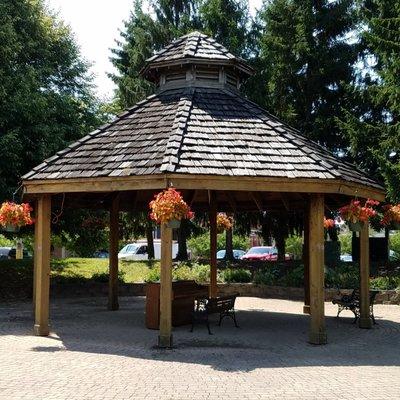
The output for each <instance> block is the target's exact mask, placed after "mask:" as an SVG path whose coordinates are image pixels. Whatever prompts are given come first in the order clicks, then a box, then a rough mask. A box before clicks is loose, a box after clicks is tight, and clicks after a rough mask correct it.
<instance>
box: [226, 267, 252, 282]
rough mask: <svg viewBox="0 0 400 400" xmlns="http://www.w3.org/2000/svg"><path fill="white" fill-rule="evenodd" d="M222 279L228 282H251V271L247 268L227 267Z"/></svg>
mask: <svg viewBox="0 0 400 400" xmlns="http://www.w3.org/2000/svg"><path fill="white" fill-rule="evenodd" d="M222 279H223V280H224V281H225V282H227V283H248V282H251V273H250V271H248V270H246V269H225V270H224V271H223V272H222Z"/></svg>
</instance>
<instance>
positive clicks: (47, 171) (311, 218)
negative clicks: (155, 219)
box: [23, 32, 385, 347]
mask: <svg viewBox="0 0 400 400" xmlns="http://www.w3.org/2000/svg"><path fill="white" fill-rule="evenodd" d="M252 73H253V71H252V68H251V67H249V66H248V65H247V64H246V63H245V62H244V61H243V60H241V59H239V58H237V57H235V56H234V55H232V54H231V53H230V52H229V51H228V50H227V49H225V48H224V47H223V46H222V45H220V44H218V43H217V42H216V41H215V40H213V39H211V38H210V37H208V36H206V35H204V34H201V33H198V32H193V33H191V34H188V35H186V36H183V37H181V38H179V39H177V40H175V41H174V42H172V43H171V44H170V45H169V46H167V47H166V48H164V49H163V50H161V51H159V52H158V53H156V54H155V55H154V56H153V57H151V58H150V59H149V60H148V61H147V64H146V67H145V68H144V69H143V71H142V75H143V76H144V77H145V78H146V79H148V80H149V81H151V82H153V83H154V84H155V86H156V88H157V90H156V93H155V94H154V95H152V96H150V97H148V98H147V99H145V100H144V101H141V102H139V103H137V104H136V105H135V106H134V107H132V108H131V109H129V110H127V111H126V112H124V113H123V114H121V115H119V116H118V117H117V118H116V119H115V120H114V121H113V122H111V123H110V124H107V125H104V126H102V127H100V128H99V129H98V130H96V131H94V132H92V133H90V134H89V135H87V136H85V137H84V138H82V139H81V140H79V141H78V142H76V143H73V144H71V145H70V146H68V147H67V148H66V149H65V150H62V151H60V152H58V153H57V154H55V155H54V156H53V157H51V158H49V159H47V160H45V161H44V162H43V163H42V164H41V165H39V166H37V167H36V168H34V169H33V170H32V171H31V172H29V173H28V174H26V175H25V176H24V177H23V185H24V191H25V196H26V198H27V199H29V200H32V201H35V202H36V216H37V221H36V225H35V267H34V302H35V326H34V329H35V333H36V334H37V335H48V333H49V322H48V319H49V280H50V278H49V272H50V226H51V222H50V220H51V210H52V208H53V210H60V209H61V208H62V207H74V208H96V209H107V210H109V211H110V277H109V279H110V281H109V304H108V307H109V309H111V310H116V309H118V295H117V290H118V287H117V286H118V280H117V274H118V257H117V253H118V213H119V212H120V211H132V210H147V209H148V203H149V201H150V200H151V199H152V198H153V196H154V194H155V193H157V192H159V191H161V190H163V189H165V188H167V187H170V186H173V187H175V188H177V189H178V190H180V191H181V192H182V194H183V196H184V198H185V200H186V202H188V203H189V204H190V205H191V208H192V209H193V210H194V211H207V212H209V217H210V227H211V229H210V241H211V260H210V263H211V278H210V286H209V292H210V296H211V297H215V296H216V295H217V263H216V237H217V229H216V216H217V211H228V212H235V213H238V212H241V211H265V212H279V211H280V210H282V211H285V212H287V211H288V210H290V211H293V212H296V213H299V215H302V216H304V221H305V225H304V238H305V248H306V254H305V275H306V285H305V286H306V290H305V292H306V295H305V306H304V311H305V312H306V313H309V314H310V331H309V341H310V342H311V343H314V344H323V343H326V331H325V322H324V225H323V223H324V213H325V209H337V208H338V207H340V206H341V205H344V204H346V203H348V202H349V200H350V199H351V198H354V197H355V196H357V197H359V198H372V199H376V200H379V201H382V200H384V197H385V196H384V190H383V188H382V187H381V186H380V185H379V184H378V183H376V182H375V181H373V180H372V179H370V178H369V177H368V176H367V175H366V174H365V173H363V172H360V171H358V170H357V169H356V168H355V167H354V166H353V165H350V164H347V163H345V162H343V161H342V160H340V159H338V158H336V157H334V156H333V155H332V154H331V153H330V152H328V151H327V150H325V149H324V148H323V147H321V146H319V145H318V144H316V143H314V142H312V141H310V140H308V139H307V138H305V137H303V136H301V135H300V134H299V132H297V131H296V130H294V129H292V128H290V127H289V126H287V125H285V124H284V123H282V122H280V121H279V120H278V119H277V118H275V117H273V116H272V115H270V114H269V113H268V112H267V111H265V110H263V109H261V108H260V107H258V106H257V105H256V104H254V103H252V102H250V101H248V100H247V99H246V98H244V97H243V96H241V95H240V91H239V90H240V86H241V84H242V82H243V81H244V80H245V79H246V78H247V77H248V76H249V75H250V74H252ZM368 237H369V233H368V224H365V225H364V227H363V229H362V231H361V233H360V246H361V252H360V256H361V257H360V277H361V278H360V299H361V317H360V320H359V325H360V327H362V328H370V327H371V320H370V315H369V304H368V302H369V296H368V293H369V249H368V246H369V241H368ZM171 240H172V230H171V228H169V227H167V226H166V225H163V226H162V227H161V241H162V255H161V280H160V285H161V297H160V312H161V318H160V333H159V345H160V346H162V347H169V346H171V344H172V327H171V279H172V278H171V265H172V256H171Z"/></svg>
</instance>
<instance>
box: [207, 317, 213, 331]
mask: <svg viewBox="0 0 400 400" xmlns="http://www.w3.org/2000/svg"><path fill="white" fill-rule="evenodd" d="M206 324H207V329H208V334H209V335H212V332H211V329H210V322H209V321H208V317H207V321H206Z"/></svg>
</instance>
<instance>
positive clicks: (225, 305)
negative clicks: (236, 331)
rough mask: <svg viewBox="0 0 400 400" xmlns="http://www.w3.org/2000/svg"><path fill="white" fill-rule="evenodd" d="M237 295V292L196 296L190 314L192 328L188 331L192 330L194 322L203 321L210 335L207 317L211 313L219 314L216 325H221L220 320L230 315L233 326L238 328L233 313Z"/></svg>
mask: <svg viewBox="0 0 400 400" xmlns="http://www.w3.org/2000/svg"><path fill="white" fill-rule="evenodd" d="M237 296H238V294H233V295H230V296H221V297H215V298H197V299H196V305H195V309H194V311H193V315H192V328H191V329H190V332H193V328H194V325H195V324H196V323H203V324H206V326H207V329H208V333H209V334H210V335H212V333H211V329H210V322H209V318H208V317H209V316H210V315H211V314H219V322H218V326H221V322H222V320H223V319H224V318H225V317H230V318H232V320H233V322H234V324H235V327H236V328H239V326H238V324H237V322H236V315H235V300H236V297H237Z"/></svg>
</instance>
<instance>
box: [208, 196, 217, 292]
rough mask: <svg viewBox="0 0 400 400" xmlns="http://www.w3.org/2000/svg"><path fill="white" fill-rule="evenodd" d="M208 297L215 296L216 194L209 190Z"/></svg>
mask: <svg viewBox="0 0 400 400" xmlns="http://www.w3.org/2000/svg"><path fill="white" fill-rule="evenodd" d="M209 218H210V297H217V292H218V286H217V196H216V193H215V192H214V191H211V192H210V212H209Z"/></svg>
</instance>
